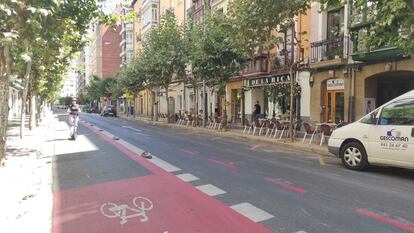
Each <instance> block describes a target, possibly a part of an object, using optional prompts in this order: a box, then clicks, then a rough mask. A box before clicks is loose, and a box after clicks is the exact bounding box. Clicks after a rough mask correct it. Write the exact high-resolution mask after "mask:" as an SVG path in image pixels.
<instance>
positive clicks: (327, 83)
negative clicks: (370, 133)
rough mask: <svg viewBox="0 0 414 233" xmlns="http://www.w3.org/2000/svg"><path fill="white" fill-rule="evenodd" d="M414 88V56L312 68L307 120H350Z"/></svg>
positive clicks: (335, 121) (336, 121)
mask: <svg viewBox="0 0 414 233" xmlns="http://www.w3.org/2000/svg"><path fill="white" fill-rule="evenodd" d="M413 89H414V60H408V59H407V60H400V61H393V62H382V63H377V64H361V65H359V66H357V67H352V68H350V67H349V68H347V67H341V68H336V69H331V70H320V71H315V72H314V73H313V74H312V87H311V101H310V106H311V107H310V115H311V117H310V121H312V122H334V123H338V122H340V121H345V122H352V121H355V120H358V119H360V118H361V117H363V116H364V115H365V114H367V113H369V112H370V111H372V110H374V109H375V108H376V107H379V106H381V105H382V104H384V103H386V102H388V101H389V100H391V99H393V98H395V97H397V96H399V95H401V94H404V93H405V92H407V91H410V90H413Z"/></svg>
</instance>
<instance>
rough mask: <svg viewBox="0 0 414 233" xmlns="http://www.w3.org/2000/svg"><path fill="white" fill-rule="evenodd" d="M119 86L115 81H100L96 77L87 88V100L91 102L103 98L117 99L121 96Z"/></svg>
mask: <svg viewBox="0 0 414 233" xmlns="http://www.w3.org/2000/svg"><path fill="white" fill-rule="evenodd" d="M118 88H119V87H118V84H117V81H116V80H115V79H112V78H111V79H100V78H99V77H96V76H94V77H93V78H92V80H91V82H90V83H89V85H88V86H87V87H86V98H88V99H90V100H99V99H101V98H103V97H109V98H111V99H116V98H117V97H119V96H120V91H119V89H118Z"/></svg>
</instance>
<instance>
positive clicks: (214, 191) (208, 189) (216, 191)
mask: <svg viewBox="0 0 414 233" xmlns="http://www.w3.org/2000/svg"><path fill="white" fill-rule="evenodd" d="M196 188H197V189H198V190H200V191H201V192H203V193H205V194H207V195H209V196H217V195H220V194H225V193H226V191H224V190H222V189H220V188H217V187H216V186H214V185H212V184H206V185H200V186H197V187H196Z"/></svg>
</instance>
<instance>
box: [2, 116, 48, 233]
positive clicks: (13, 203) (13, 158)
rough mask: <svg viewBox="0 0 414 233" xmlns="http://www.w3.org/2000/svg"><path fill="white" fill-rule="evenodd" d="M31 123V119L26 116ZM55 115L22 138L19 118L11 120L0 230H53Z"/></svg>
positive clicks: (41, 231) (3, 176) (17, 232)
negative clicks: (20, 136)
mask: <svg viewBox="0 0 414 233" xmlns="http://www.w3.org/2000/svg"><path fill="white" fill-rule="evenodd" d="M26 123H27V119H26ZM54 123H55V120H54V116H53V114H52V113H51V112H47V114H46V117H45V118H44V120H43V121H42V122H40V123H39V127H37V128H35V129H33V130H32V131H29V130H26V131H25V133H24V137H23V139H20V138H19V125H18V119H12V120H11V121H10V122H9V129H8V137H7V152H6V160H5V166H4V167H0V184H2V188H1V190H2V191H1V198H0V206H1V208H0V232H5V233H6V232H7V233H20V232H21V233H23V232H25V233H26V232H36V233H37V232H39V233H43V232H51V221H52V220H51V219H52V205H53V202H52V201H53V194H52V155H53V143H52V141H53V140H50V139H51V138H52V137H53V134H54V129H53V128H54Z"/></svg>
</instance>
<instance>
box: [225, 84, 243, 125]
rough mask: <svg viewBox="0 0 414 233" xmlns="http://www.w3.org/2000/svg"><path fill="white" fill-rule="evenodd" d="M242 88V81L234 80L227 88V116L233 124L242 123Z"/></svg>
mask: <svg viewBox="0 0 414 233" xmlns="http://www.w3.org/2000/svg"><path fill="white" fill-rule="evenodd" d="M242 86H243V82H242V80H241V79H234V80H232V81H230V82H229V83H228V84H227V86H226V95H227V97H226V98H227V103H228V104H229V105H228V106H227V116H228V119H231V121H232V123H241V117H242V110H243V109H242Z"/></svg>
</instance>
